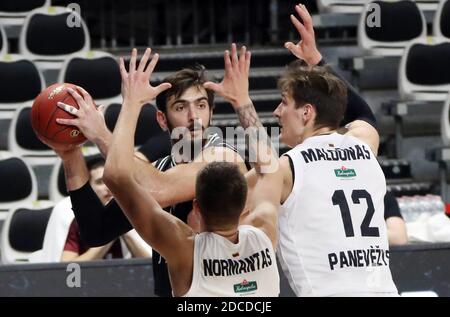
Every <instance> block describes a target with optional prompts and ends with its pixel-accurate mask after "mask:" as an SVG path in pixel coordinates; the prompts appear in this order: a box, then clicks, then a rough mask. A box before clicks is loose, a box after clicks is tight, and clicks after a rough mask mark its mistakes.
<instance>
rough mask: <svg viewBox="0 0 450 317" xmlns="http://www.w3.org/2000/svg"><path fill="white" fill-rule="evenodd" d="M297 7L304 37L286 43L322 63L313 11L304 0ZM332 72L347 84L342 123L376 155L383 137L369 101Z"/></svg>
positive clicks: (299, 54)
mask: <svg viewBox="0 0 450 317" xmlns="http://www.w3.org/2000/svg"><path fill="white" fill-rule="evenodd" d="M295 11H296V12H297V14H298V15H299V16H300V18H301V19H302V21H303V23H301V22H300V21H299V20H298V19H297V18H296V17H295V15H293V14H291V16H290V19H291V22H292V24H293V25H294V27H295V28H296V29H297V31H298V33H299V35H300V37H301V40H300V41H299V42H298V43H297V44H294V43H292V42H286V43H285V45H284V46H285V47H286V48H287V49H288V50H289V51H290V52H291V53H292V54H293V55H295V56H296V57H298V58H299V59H302V60H304V61H305V62H306V63H307V64H308V65H310V66H315V65H318V64H319V65H322V64H323V63H324V61H323V59H322V54H321V53H320V52H319V50H318V49H317V45H316V39H315V35H314V27H313V22H312V18H311V15H310V14H309V12H308V10H307V9H306V7H305V6H304V5H303V4H298V5H296V6H295ZM333 73H334V74H335V75H336V76H338V77H339V78H340V79H341V80H342V81H344V82H345V84H346V85H347V98H348V102H347V110H346V113H345V117H344V121H343V125H346V128H347V129H348V132H347V133H348V134H349V135H352V136H354V137H356V138H358V139H360V140H362V141H363V142H365V143H367V144H368V145H369V146H370V148H371V149H372V151H373V152H374V153H375V155H376V154H377V152H378V146H379V141H380V139H379V135H378V131H377V129H376V119H375V116H374V114H373V112H372V110H371V109H370V107H369V105H368V104H367V102H366V101H365V100H364V99H363V98H362V97H361V96H360V95H359V94H358V93H357V92H356V90H355V88H353V87H352V86H351V85H350V84H349V83H348V82H347V81H346V80H345V79H343V78H342V77H340V76H339V75H338V74H337V73H336V72H333Z"/></svg>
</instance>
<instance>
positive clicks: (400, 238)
mask: <svg viewBox="0 0 450 317" xmlns="http://www.w3.org/2000/svg"><path fill="white" fill-rule="evenodd" d="M384 220H385V221H386V227H387V230H388V240H389V245H390V246H393V245H402V244H406V243H408V235H407V234H406V225H405V221H404V220H403V217H402V214H401V213H400V207H399V205H398V202H397V199H396V198H395V196H394V195H393V194H392V193H391V192H386V195H385V196H384Z"/></svg>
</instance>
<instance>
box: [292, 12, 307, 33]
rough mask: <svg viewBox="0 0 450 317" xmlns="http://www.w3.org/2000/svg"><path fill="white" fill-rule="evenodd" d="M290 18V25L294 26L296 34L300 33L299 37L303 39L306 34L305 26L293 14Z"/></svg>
mask: <svg viewBox="0 0 450 317" xmlns="http://www.w3.org/2000/svg"><path fill="white" fill-rule="evenodd" d="M290 18H291V22H292V24H293V25H294V26H295V28H296V29H297V31H298V33H300V36H301V37H302V38H304V37H305V35H306V34H307V31H306V28H305V26H304V25H303V24H302V23H301V22H300V21H299V20H298V19H297V18H296V17H295V16H294V15H293V14H291V16H290Z"/></svg>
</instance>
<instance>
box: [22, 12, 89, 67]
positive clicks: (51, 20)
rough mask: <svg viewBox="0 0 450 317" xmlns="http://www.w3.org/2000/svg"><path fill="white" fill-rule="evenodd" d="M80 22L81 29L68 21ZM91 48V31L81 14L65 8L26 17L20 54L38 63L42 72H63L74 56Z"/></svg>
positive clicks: (33, 13)
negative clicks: (71, 25)
mask: <svg viewBox="0 0 450 317" xmlns="http://www.w3.org/2000/svg"><path fill="white" fill-rule="evenodd" d="M75 19H79V20H77V21H81V22H80V27H76V26H74V27H70V26H69V25H68V23H67V21H72V20H75ZM89 49H90V38H89V31H88V29H87V26H86V23H85V22H84V21H83V20H82V19H81V17H80V15H79V14H78V13H77V12H75V11H71V10H70V9H68V8H64V7H48V8H40V9H36V10H33V11H31V12H30V14H29V15H28V16H27V17H26V19H25V22H24V25H23V28H22V31H21V34H20V39H19V51H20V53H21V54H23V55H25V56H27V57H28V58H30V59H32V60H34V61H36V62H37V63H38V66H39V67H40V68H42V69H60V67H61V65H62V63H63V61H64V59H66V58H67V57H69V56H70V55H71V54H73V53H77V52H87V51H89Z"/></svg>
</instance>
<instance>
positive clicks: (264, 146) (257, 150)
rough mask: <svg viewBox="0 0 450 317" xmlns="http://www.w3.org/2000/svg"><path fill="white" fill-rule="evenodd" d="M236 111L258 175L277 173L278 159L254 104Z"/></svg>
mask: <svg viewBox="0 0 450 317" xmlns="http://www.w3.org/2000/svg"><path fill="white" fill-rule="evenodd" d="M235 109H236V113H237V115H238V118H239V122H240V123H241V126H242V127H243V128H244V129H245V131H246V134H247V136H248V148H249V154H250V163H251V164H252V165H253V167H254V168H255V170H256V172H257V174H260V173H261V172H262V173H264V171H265V172H266V173H267V172H275V171H276V169H277V168H278V157H277V155H276V153H275V151H274V149H273V145H272V142H271V140H270V137H269V136H268V135H267V132H266V130H265V128H264V127H263V125H262V123H261V121H260V119H259V117H258V114H257V112H256V110H255V107H254V106H253V103H251V102H250V103H248V104H246V105H244V106H240V107H236V108H235Z"/></svg>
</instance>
